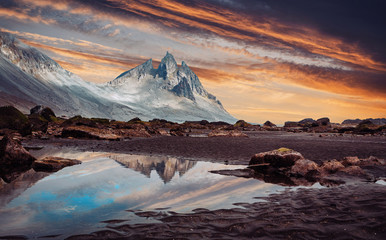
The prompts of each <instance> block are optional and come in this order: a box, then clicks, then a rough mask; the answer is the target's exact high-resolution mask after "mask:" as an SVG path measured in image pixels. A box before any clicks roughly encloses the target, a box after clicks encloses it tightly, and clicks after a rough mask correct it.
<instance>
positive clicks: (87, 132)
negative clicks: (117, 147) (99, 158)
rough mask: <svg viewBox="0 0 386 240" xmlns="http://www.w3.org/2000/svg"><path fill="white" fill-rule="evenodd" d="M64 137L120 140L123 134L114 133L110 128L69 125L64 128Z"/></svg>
mask: <svg viewBox="0 0 386 240" xmlns="http://www.w3.org/2000/svg"><path fill="white" fill-rule="evenodd" d="M61 136H62V137H66V138H67V137H73V138H86V139H98V140H120V139H121V136H118V135H116V134H114V133H112V132H111V131H110V130H108V129H98V128H92V127H88V126H69V127H66V128H63V130H62V135H61Z"/></svg>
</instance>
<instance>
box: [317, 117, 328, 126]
mask: <svg viewBox="0 0 386 240" xmlns="http://www.w3.org/2000/svg"><path fill="white" fill-rule="evenodd" d="M316 122H317V123H318V125H319V126H331V122H330V119H329V118H327V117H324V118H319V119H318V120H316Z"/></svg>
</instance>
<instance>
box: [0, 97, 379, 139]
mask: <svg viewBox="0 0 386 240" xmlns="http://www.w3.org/2000/svg"><path fill="white" fill-rule="evenodd" d="M377 122H381V121H377ZM243 131H244V132H245V131H291V132H319V133H329V132H333V133H352V134H378V135H379V134H381V135H382V134H383V135H386V126H379V125H376V124H374V123H373V122H371V121H370V120H366V121H362V122H360V123H359V124H358V125H356V126H353V125H347V124H346V125H339V124H332V123H331V122H330V120H329V119H328V118H320V119H318V120H313V119H311V118H306V119H303V120H301V121H299V122H286V123H285V125H284V127H278V126H276V124H274V123H272V122H270V121H266V122H265V123H264V124H263V125H262V126H260V125H254V124H250V123H248V122H246V121H244V120H239V121H237V122H236V123H235V124H229V123H226V122H221V121H219V122H208V121H206V120H202V121H186V122H184V123H175V122H170V121H167V120H164V119H153V120H150V121H142V120H141V119H139V118H133V119H131V120H129V121H127V122H124V121H115V120H110V119H102V118H85V117H82V116H75V117H72V118H70V119H63V118H60V117H57V116H56V115H55V113H54V112H53V111H52V110H51V109H50V108H48V107H44V106H40V105H39V106H36V107H34V108H32V109H31V110H30V114H29V115H24V114H23V113H21V112H20V111H19V110H17V109H16V108H14V107H12V106H5V107H0V136H2V135H5V134H9V133H20V134H21V135H22V136H24V137H25V136H31V137H35V138H41V139H48V138H50V137H52V136H54V137H62V138H83V139H97V140H123V139H130V138H135V137H142V138H147V137H152V136H194V135H200V136H208V137H247V135H246V134H245V133H243Z"/></svg>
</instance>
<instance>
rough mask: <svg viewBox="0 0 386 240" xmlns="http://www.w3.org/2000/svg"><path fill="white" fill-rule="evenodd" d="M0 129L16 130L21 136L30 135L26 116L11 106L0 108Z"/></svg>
mask: <svg viewBox="0 0 386 240" xmlns="http://www.w3.org/2000/svg"><path fill="white" fill-rule="evenodd" d="M0 128H8V129H12V130H18V131H20V133H21V134H22V135H28V134H30V133H31V124H30V122H29V120H28V118H27V116H25V115H24V114H23V113H22V112H20V111H19V110H17V109H16V108H15V107H13V106H4V107H0Z"/></svg>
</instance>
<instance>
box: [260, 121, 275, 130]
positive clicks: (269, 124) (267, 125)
mask: <svg viewBox="0 0 386 240" xmlns="http://www.w3.org/2000/svg"><path fill="white" fill-rule="evenodd" d="M263 127H270V128H271V127H276V124H274V123H272V122H270V121H266V122H265V123H264V125H263Z"/></svg>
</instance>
